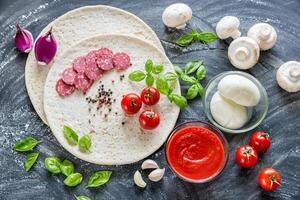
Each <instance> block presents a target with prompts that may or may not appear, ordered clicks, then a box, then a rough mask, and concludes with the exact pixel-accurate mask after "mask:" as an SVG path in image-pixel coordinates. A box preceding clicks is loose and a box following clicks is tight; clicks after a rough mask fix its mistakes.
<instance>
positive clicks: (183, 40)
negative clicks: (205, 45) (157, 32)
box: [176, 34, 194, 47]
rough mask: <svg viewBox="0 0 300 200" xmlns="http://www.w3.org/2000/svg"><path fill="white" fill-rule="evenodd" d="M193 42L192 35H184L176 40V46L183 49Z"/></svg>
mask: <svg viewBox="0 0 300 200" xmlns="http://www.w3.org/2000/svg"><path fill="white" fill-rule="evenodd" d="M193 40H194V36H193V35H192V34H187V35H184V36H182V37H180V38H178V39H177V40H176V44H178V45H180V46H182V47H185V46H188V45H189V44H191V43H192V42H193Z"/></svg>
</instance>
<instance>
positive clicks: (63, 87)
mask: <svg viewBox="0 0 300 200" xmlns="http://www.w3.org/2000/svg"><path fill="white" fill-rule="evenodd" d="M55 89H56V91H57V93H58V95H59V96H61V97H65V96H69V95H71V94H72V93H73V92H74V91H75V87H74V86H72V85H68V84H66V83H65V82H64V81H63V80H62V79H59V80H58V81H57V82H56V85H55Z"/></svg>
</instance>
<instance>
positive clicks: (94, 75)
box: [85, 64, 103, 81]
mask: <svg viewBox="0 0 300 200" xmlns="http://www.w3.org/2000/svg"><path fill="white" fill-rule="evenodd" d="M102 74H103V71H102V69H100V68H99V67H98V66H97V64H96V65H87V68H86V69H85V75H86V76H87V77H88V78H89V79H91V80H93V81H95V80H98V79H99V78H100V77H101V76H102Z"/></svg>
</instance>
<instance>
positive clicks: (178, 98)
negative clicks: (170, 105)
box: [168, 94, 187, 108]
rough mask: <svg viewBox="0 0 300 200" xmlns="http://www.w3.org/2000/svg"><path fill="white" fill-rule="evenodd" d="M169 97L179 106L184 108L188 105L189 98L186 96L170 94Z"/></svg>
mask: <svg viewBox="0 0 300 200" xmlns="http://www.w3.org/2000/svg"><path fill="white" fill-rule="evenodd" d="M168 98H169V100H170V101H171V102H174V103H175V104H176V105H177V106H178V107H180V108H184V107H186V106H187V100H186V98H185V97H183V96H181V95H178V94H170V95H168Z"/></svg>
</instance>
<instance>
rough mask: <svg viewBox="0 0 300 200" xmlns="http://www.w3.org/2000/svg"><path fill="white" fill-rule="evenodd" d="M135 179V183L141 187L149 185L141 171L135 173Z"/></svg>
mask: <svg viewBox="0 0 300 200" xmlns="http://www.w3.org/2000/svg"><path fill="white" fill-rule="evenodd" d="M133 181H134V183H135V184H136V185H137V186H139V187H141V188H144V187H146V185H147V184H146V182H145V181H144V180H143V177H142V175H141V173H140V172H139V171H136V172H135V173H134V175H133Z"/></svg>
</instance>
